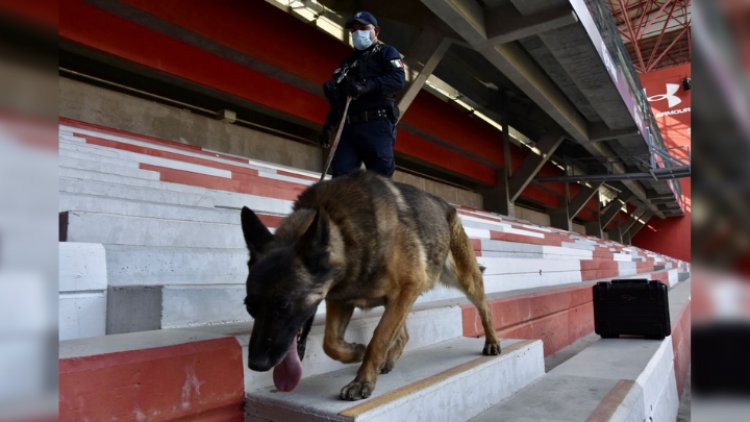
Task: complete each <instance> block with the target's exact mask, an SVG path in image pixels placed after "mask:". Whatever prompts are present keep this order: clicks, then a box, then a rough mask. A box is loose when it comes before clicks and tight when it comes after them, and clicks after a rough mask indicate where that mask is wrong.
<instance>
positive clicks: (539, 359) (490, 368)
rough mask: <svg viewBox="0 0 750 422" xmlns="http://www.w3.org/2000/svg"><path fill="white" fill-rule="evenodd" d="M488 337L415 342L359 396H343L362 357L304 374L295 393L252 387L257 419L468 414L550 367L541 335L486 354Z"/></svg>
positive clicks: (250, 403)
mask: <svg viewBox="0 0 750 422" xmlns="http://www.w3.org/2000/svg"><path fill="white" fill-rule="evenodd" d="M483 345H484V340H483V339H467V338H458V339H454V340H449V341H446V342H443V343H439V344H436V345H433V346H430V347H427V348H422V349H419V350H415V351H413V352H410V353H406V354H404V356H403V357H402V358H401V359H400V360H399V361H398V363H397V365H396V368H395V369H394V370H393V371H392V372H390V373H389V374H386V375H381V376H380V377H379V378H378V382H377V386H376V388H375V391H374V392H373V395H372V396H371V397H370V398H369V399H367V400H362V401H359V402H350V401H343V400H340V399H339V398H338V394H339V390H340V389H341V388H342V387H343V386H345V385H346V384H348V383H349V382H350V381H351V380H352V379H354V376H355V374H356V371H357V365H351V366H350V367H348V368H344V369H341V370H339V371H335V372H330V373H326V374H322V375H318V376H314V377H308V378H305V379H303V380H302V382H301V383H300V385H299V386H298V387H297V388H296V389H295V390H294V391H293V392H291V393H280V392H277V391H276V390H275V389H273V388H264V389H260V390H256V391H253V392H250V393H249V394H247V404H246V412H247V419H248V420H251V421H256V420H258V421H290V420H305V421H331V420H333V421H365V420H367V421H407V420H417V419H419V420H441V421H455V420H464V419H466V418H468V417H471V416H474V415H476V414H478V413H480V412H482V411H483V410H485V409H487V408H488V407H490V406H491V405H492V404H493V403H495V402H497V401H498V400H501V399H503V398H505V397H508V396H510V395H511V394H513V393H514V392H515V391H517V390H519V389H521V388H523V387H524V386H526V385H527V384H529V383H531V382H533V381H534V380H535V379H537V378H539V377H541V376H542V375H543V374H544V358H543V355H542V344H541V341H539V340H528V341H520V340H506V341H503V342H502V347H503V353H502V354H501V355H500V356H481V354H480V351H481V349H482V347H483Z"/></svg>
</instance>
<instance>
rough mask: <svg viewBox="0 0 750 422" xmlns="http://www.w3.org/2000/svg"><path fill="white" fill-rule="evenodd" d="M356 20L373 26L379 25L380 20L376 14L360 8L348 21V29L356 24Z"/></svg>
mask: <svg viewBox="0 0 750 422" xmlns="http://www.w3.org/2000/svg"><path fill="white" fill-rule="evenodd" d="M354 21H357V22H359V23H361V24H363V25H372V26H378V20H377V19H375V16H373V15H372V13H370V12H367V11H364V10H360V11H359V12H357V13H356V14H354V16H352V18H351V19H349V20H348V21H346V29H351V28H352V26H354Z"/></svg>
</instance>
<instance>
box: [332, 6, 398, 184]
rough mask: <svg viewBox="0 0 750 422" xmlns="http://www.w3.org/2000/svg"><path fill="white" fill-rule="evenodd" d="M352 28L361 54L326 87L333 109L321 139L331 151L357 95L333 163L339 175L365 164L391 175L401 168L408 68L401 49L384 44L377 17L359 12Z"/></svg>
mask: <svg viewBox="0 0 750 422" xmlns="http://www.w3.org/2000/svg"><path fill="white" fill-rule="evenodd" d="M346 28H347V29H349V30H350V31H351V36H352V42H353V44H354V48H355V49H356V50H355V51H354V53H352V54H351V55H349V57H347V58H346V59H345V60H344V61H343V63H342V64H341V66H339V67H338V68H337V69H336V70H334V71H333V79H332V80H330V81H328V82H326V83H325V84H324V85H323V91H324V92H325V95H326V98H327V99H328V101H329V102H330V104H331V108H330V110H329V112H328V116H327V118H326V121H325V124H324V125H323V130H322V132H321V134H320V137H319V141H320V143H321V146H323V148H329V147H330V143H331V142H332V140H333V130H334V128H335V127H336V125H337V124H338V122H339V121H340V119H341V115H342V112H343V109H344V104H345V101H346V97H352V102H351V104H350V106H349V111H348V113H347V117H346V122H345V125H344V130H343V132H342V135H341V140H340V141H339V145H338V147H337V149H336V152H335V155H334V157H333V161H332V167H333V177H338V176H343V175H346V174H348V173H351V172H352V171H354V170H357V169H359V168H360V166H361V165H362V163H363V162H364V164H365V166H366V167H367V169H368V170H371V171H374V172H377V173H379V174H381V175H383V176H386V177H391V176H392V175H393V172H394V171H395V169H396V165H395V162H394V160H393V146H394V143H395V141H396V122H397V121H398V107H397V106H396V93H397V92H398V91H399V90H401V89H402V88H403V87H404V83H405V72H404V64H403V62H402V61H401V55H400V54H399V52H398V51H397V50H396V49H395V48H393V47H392V46H390V45H386V44H384V43H382V42H380V41H378V34H379V33H380V27H379V26H378V21H377V20H376V19H375V16H373V15H372V14H371V13H369V12H365V11H361V12H357V14H355V15H354V17H352V18H351V19H350V20H349V21H347V23H346Z"/></svg>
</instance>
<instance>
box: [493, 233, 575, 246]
mask: <svg viewBox="0 0 750 422" xmlns="http://www.w3.org/2000/svg"><path fill="white" fill-rule="evenodd" d="M490 239H492V240H504V241H506V242H516V243H529V244H532V245H547V246H561V245H562V241H561V240H560V239H557V238H555V237H554V236H545V237H544V238H543V239H541V238H538V237H531V236H524V235H522V234H515V233H503V232H498V231H495V230H490Z"/></svg>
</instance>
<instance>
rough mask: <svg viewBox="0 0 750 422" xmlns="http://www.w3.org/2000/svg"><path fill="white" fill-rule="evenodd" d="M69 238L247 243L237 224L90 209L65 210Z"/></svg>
mask: <svg viewBox="0 0 750 422" xmlns="http://www.w3.org/2000/svg"><path fill="white" fill-rule="evenodd" d="M66 215H67V224H65V223H64V222H63V223H61V225H63V226H64V227H61V230H63V229H65V230H66V235H67V237H66V240H67V241H69V242H93V243H103V244H114V245H134V246H165V247H173V246H178V247H197V248H230V249H241V248H243V247H246V245H245V240H244V238H243V236H242V229H241V228H240V224H239V222H237V224H226V223H201V222H192V221H184V220H172V219H156V218H143V217H131V216H127V215H119V214H104V213H97V212H88V211H70V212H68V213H66Z"/></svg>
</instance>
